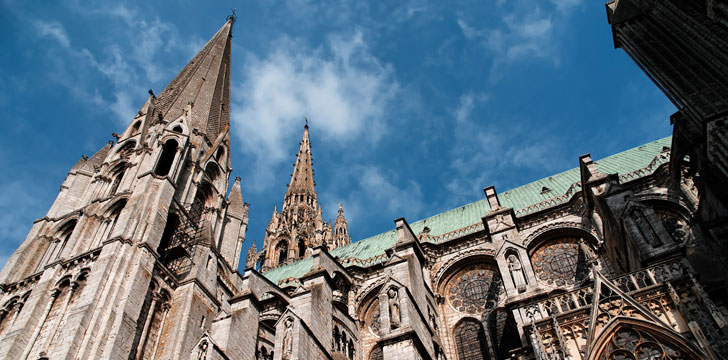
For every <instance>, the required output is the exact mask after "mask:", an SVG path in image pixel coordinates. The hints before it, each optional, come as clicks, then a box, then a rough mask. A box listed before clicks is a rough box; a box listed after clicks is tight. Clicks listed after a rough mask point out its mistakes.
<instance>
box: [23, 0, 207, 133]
mask: <svg viewBox="0 0 728 360" xmlns="http://www.w3.org/2000/svg"><path fill="white" fill-rule="evenodd" d="M74 11H76V12H77V13H78V16H85V17H99V16H101V17H105V18H107V19H109V22H108V24H107V26H106V27H104V28H103V29H104V31H110V32H113V33H115V34H116V36H114V38H115V39H117V40H118V41H115V42H110V43H108V44H106V45H103V46H101V47H97V48H94V50H90V49H89V48H86V47H74V46H72V44H71V37H70V36H69V34H68V32H67V31H66V30H65V29H64V27H63V25H62V24H61V23H60V22H57V21H45V20H42V19H34V20H31V23H32V24H33V27H34V29H35V31H36V33H37V35H38V36H39V37H41V38H50V39H53V40H55V41H56V42H57V43H58V44H59V45H60V46H61V47H62V49H63V51H65V53H64V54H63V55H64V56H62V57H61V58H62V59H60V58H59V57H58V56H55V55H53V53H51V54H50V55H49V61H50V62H51V63H52V64H53V66H55V67H56V71H54V72H53V73H52V75H51V76H50V78H51V79H52V80H55V81H56V83H58V84H59V85H61V86H65V87H66V88H68V89H69V91H70V93H71V94H72V95H73V96H75V97H76V98H77V100H79V101H81V102H84V103H87V104H89V105H93V106H94V107H95V108H96V109H97V110H99V111H108V110H111V112H112V113H113V114H114V115H115V118H116V120H117V121H118V122H119V123H120V124H122V125H126V124H127V123H128V122H129V120H130V119H131V118H132V116H133V115H134V113H135V112H136V109H137V107H138V106H139V102H140V98H143V97H144V96H145V95H144V94H145V93H146V91H145V90H146V89H148V88H149V87H152V86H154V85H155V84H159V83H160V82H161V81H163V80H167V79H168V78H169V77H171V76H172V75H173V72H174V71H176V69H174V68H173V67H169V66H165V65H167V63H166V62H165V61H164V60H165V59H167V58H174V59H177V61H180V60H179V59H187V58H190V57H191V56H192V54H194V50H192V49H193V47H194V48H196V49H198V48H199V47H198V46H197V45H199V41H187V42H183V41H180V38H179V34H178V31H177V29H176V27H175V26H174V25H172V24H169V23H166V22H164V21H162V20H161V19H160V18H149V17H145V16H141V15H140V11H139V10H137V9H136V8H133V7H128V6H126V5H123V4H114V5H113V6H105V7H103V8H95V7H93V6H87V5H83V6H78V5H76V6H74ZM163 55H174V56H163ZM89 69H93V70H95V71H96V72H97V73H98V74H100V75H102V76H103V77H104V78H105V79H106V80H107V81H108V82H110V84H108V83H107V84H104V86H102V88H106V87H108V85H111V90H109V89H103V91H99V90H97V89H95V88H94V87H90V86H89V85H90V84H91V83H94V81H92V80H91V79H92V78H94V76H93V75H89V74H88V70H89Z"/></svg>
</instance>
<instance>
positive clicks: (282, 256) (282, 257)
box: [276, 240, 288, 265]
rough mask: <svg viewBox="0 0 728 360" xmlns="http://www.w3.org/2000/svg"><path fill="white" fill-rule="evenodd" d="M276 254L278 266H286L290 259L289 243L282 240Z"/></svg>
mask: <svg viewBox="0 0 728 360" xmlns="http://www.w3.org/2000/svg"><path fill="white" fill-rule="evenodd" d="M276 254H278V265H281V264H284V263H285V262H286V259H288V242H286V241H285V240H281V241H280V242H279V243H278V245H276Z"/></svg>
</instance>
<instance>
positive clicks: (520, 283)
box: [508, 254, 527, 293]
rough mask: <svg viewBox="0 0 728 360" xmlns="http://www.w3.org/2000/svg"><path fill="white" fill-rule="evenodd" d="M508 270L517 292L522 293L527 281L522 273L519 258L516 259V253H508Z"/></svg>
mask: <svg viewBox="0 0 728 360" xmlns="http://www.w3.org/2000/svg"><path fill="white" fill-rule="evenodd" d="M508 271H510V273H511V279H512V280H513V285H515V286H516V289H518V292H519V293H522V292H524V291H526V284H527V282H526V277H525V276H524V275H523V265H521V260H519V259H518V256H516V254H510V255H508Z"/></svg>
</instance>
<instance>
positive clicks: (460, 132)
mask: <svg viewBox="0 0 728 360" xmlns="http://www.w3.org/2000/svg"><path fill="white" fill-rule="evenodd" d="M487 101H488V96H487V95H485V94H476V93H473V92H466V93H464V94H462V95H461V96H460V99H459V102H458V105H457V106H456V107H455V108H454V109H453V111H452V117H453V118H454V119H455V126H453V137H454V141H453V142H454V144H455V145H454V146H453V147H452V148H451V150H450V154H449V156H450V158H451V159H452V161H451V163H450V168H451V171H450V172H449V175H450V178H446V179H444V182H445V188H446V189H447V190H448V191H449V192H450V193H451V197H450V198H449V199H448V201H449V202H450V206H457V205H460V204H462V203H463V202H466V201H471V200H472V199H473V198H474V196H478V194H479V193H480V190H481V189H483V188H484V187H486V186H489V185H494V184H495V183H500V182H503V181H506V180H507V179H508V178H509V176H510V174H509V172H513V171H515V170H516V169H528V170H540V169H545V170H548V171H556V170H559V168H560V167H562V165H564V164H563V162H562V160H563V159H562V158H561V157H559V156H558V154H559V152H558V150H559V146H558V143H556V142H555V141H554V140H553V139H548V138H543V137H540V136H539V132H538V131H537V130H535V129H528V130H527V131H526V129H523V126H522V125H521V124H520V123H519V122H518V121H514V120H504V119H488V121H484V119H473V118H472V113H473V112H474V109H475V108H476V107H477V106H479V105H482V104H484V103H486V102H487ZM516 185H517V184H516ZM501 190H503V189H501Z"/></svg>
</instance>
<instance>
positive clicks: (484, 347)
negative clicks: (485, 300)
mask: <svg viewBox="0 0 728 360" xmlns="http://www.w3.org/2000/svg"><path fill="white" fill-rule="evenodd" d="M453 339H454V340H455V348H456V349H457V354H458V357H457V358H458V359H461V360H463V359H468V360H486V359H490V354H489V353H488V342H487V340H486V338H485V331H484V330H483V325H482V324H481V323H480V321H477V320H475V319H472V318H464V319H462V320H461V321H460V322H459V323H458V324H457V325H455V329H454V330H453Z"/></svg>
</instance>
